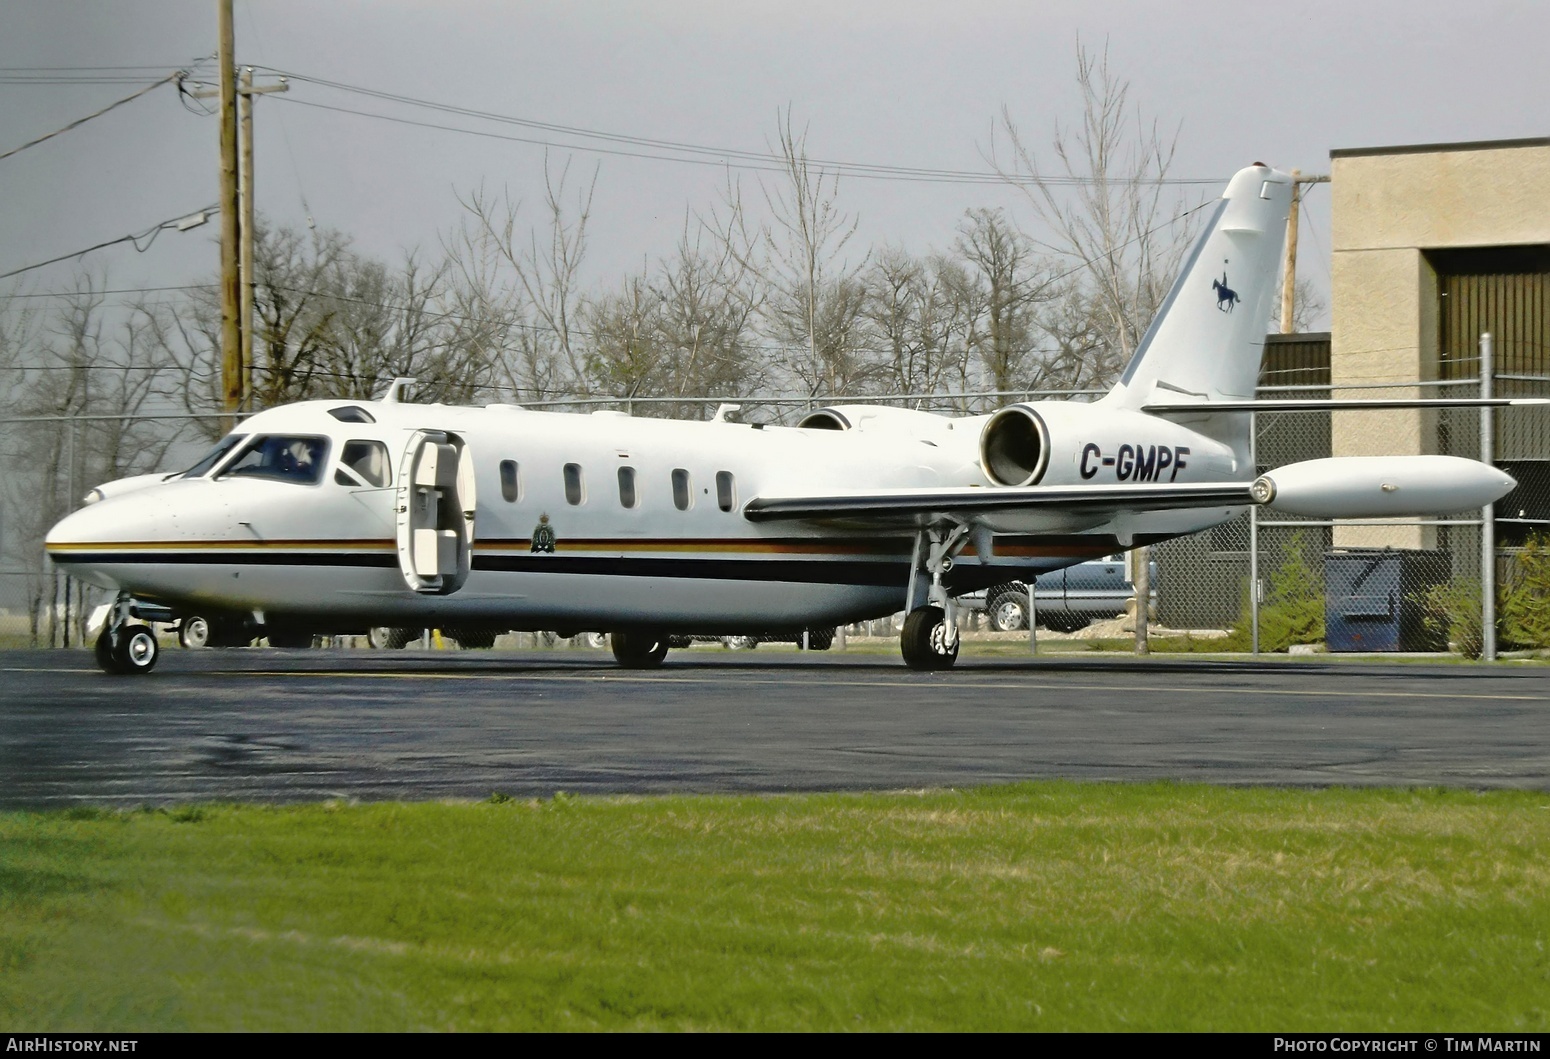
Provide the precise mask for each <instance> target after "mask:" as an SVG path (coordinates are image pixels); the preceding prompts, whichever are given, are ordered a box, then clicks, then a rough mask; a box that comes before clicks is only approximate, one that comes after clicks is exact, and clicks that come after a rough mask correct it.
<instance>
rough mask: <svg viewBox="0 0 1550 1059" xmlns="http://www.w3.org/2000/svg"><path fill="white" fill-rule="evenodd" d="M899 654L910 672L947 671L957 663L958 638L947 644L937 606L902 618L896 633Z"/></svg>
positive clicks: (943, 620)
mask: <svg viewBox="0 0 1550 1059" xmlns="http://www.w3.org/2000/svg"><path fill="white" fill-rule="evenodd" d="M899 652H900V653H901V654H902V655H904V664H905V665H907V666H909V667H910V668H911V669H918V670H921V671H924V672H930V671H933V670H939V669H951V668H952V666H953V663H954V662H956V661H958V638H957V637H956V636H955V637H953V642H952V643H951V644H949V643H948V642H947V622H946V616H945V615H944V614H943V613H942V608H941V607H920V608H917V609H916V610H913V611H911V612H910V616H909V617H907V618H905V619H904V631H903V632H902V633H900V634H899Z"/></svg>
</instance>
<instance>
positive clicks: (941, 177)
mask: <svg viewBox="0 0 1550 1059" xmlns="http://www.w3.org/2000/svg"><path fill="white" fill-rule="evenodd" d="M259 68H260V69H264V70H266V71H268V72H270V73H273V74H275V75H277V76H282V77H286V78H288V79H290V80H293V81H300V82H305V83H308V84H314V85H317V86H319V87H323V88H332V89H335V90H337V91H341V92H349V93H354V94H357V95H363V96H368V97H370V98H373V99H378V100H382V101H384V102H390V103H397V104H401V105H404V106H412V107H420V108H424V109H429V110H434V111H438V112H441V113H445V114H455V115H458V116H461V117H468V118H474V119H477V120H480V121H492V122H497V123H500V124H506V125H516V126H520V127H523V128H530V129H534V130H538V131H542V132H549V133H554V134H556V135H561V136H567V137H571V138H574V139H583V140H599V141H602V142H605V143H609V144H615V145H619V147H632V148H637V149H638V150H634V151H626V150H620V149H619V147H613V148H603V147H596V146H587V145H582V144H564V143H562V144H555V143H551V142H549V141H547V140H542V139H529V138H524V137H520V136H498V135H496V134H493V133H486V132H480V131H477V130H473V129H466V128H459V127H456V126H448V125H439V124H435V123H432V122H419V121H414V120H412V119H408V118H400V117H395V116H393V115H387V114H376V113H372V112H369V111H360V110H353V109H351V108H348V107H339V106H333V105H330V104H325V103H317V102H309V101H304V100H300V99H297V98H295V97H291V98H290V99H289V100H288V102H292V103H300V104H302V105H303V106H312V107H316V108H318V109H322V110H335V111H338V112H341V113H346V114H355V115H358V116H361V117H369V118H376V119H378V120H383V121H392V122H397V123H400V124H406V125H415V126H419V127H422V128H432V129H441V130H444V131H448V132H460V133H464V134H467V135H474V136H483V137H487V138H493V139H509V140H512V141H514V142H518V143H531V144H535V145H538V146H545V147H562V148H566V149H573V150H584V151H591V152H594V153H599V154H615V155H621V156H624V157H632V158H650V159H655V160H660V161H677V162H698V164H702V165H707V164H708V165H718V166H729V165H730V166H733V167H735V168H739V169H755V170H762V171H771V170H774V171H781V170H783V169H784V167H785V158H784V156H782V155H779V154H775V153H772V152H768V151H748V150H743V149H739V148H727V147H708V146H705V145H703V144H695V143H688V142H685V141H679V140H665V139H656V138H652V137H645V136H634V135H628V134H624V133H613V132H605V131H601V130H597V129H587V128H582V127H579V126H573V125H562V124H558V123H555V122H546V121H538V120H535V119H531V118H522V117H517V116H514V115H510V114H500V113H496V112H493V111H486V110H477V109H475V108H472V107H464V106H459V105H456V104H451V103H440V102H436V101H434V100H427V99H420V98H417V97H414V96H407V95H401V94H399V93H394V92H386V91H382V90H380V89H373V88H367V87H363V86H360V85H351V84H346V83H344V82H341V81H331V80H328V79H326V78H321V77H312V76H309V75H307V74H299V73H294V72H290V71H286V70H280V69H277V68H274V67H259ZM653 152H655V153H653ZM661 152H671V153H668V154H663V153H661ZM686 156H687V157H686ZM809 162H810V164H812V165H816V166H821V167H823V168H826V169H831V170H834V171H836V172H839V173H844V174H848V175H850V176H856V177H868V178H872V179H891V180H917V181H922V182H928V183H980V184H989V183H998V184H999V183H1008V182H1010V183H1033V182H1035V180H1034V178H1031V177H1019V176H1016V175H1006V176H1004V175H1002V174H1000V173H995V172H984V171H974V170H956V169H935V168H929V167H923V166H901V165H885V164H879V163H867V162H847V161H841V160H836V159H810V160H809ZM1038 180H1039V181H1041V182H1043V183H1045V184H1050V185H1057V186H1058V185H1085V184H1090V183H1092V180H1091V179H1090V178H1087V177H1040V178H1038ZM1154 182H1155V183H1160V184H1169V185H1180V186H1183V185H1206V184H1210V185H1216V184H1220V183H1222V182H1223V181H1222V179H1221V178H1218V177H1199V178H1194V177H1190V178H1185V177H1163V178H1159V179H1158V180H1157V181H1154Z"/></svg>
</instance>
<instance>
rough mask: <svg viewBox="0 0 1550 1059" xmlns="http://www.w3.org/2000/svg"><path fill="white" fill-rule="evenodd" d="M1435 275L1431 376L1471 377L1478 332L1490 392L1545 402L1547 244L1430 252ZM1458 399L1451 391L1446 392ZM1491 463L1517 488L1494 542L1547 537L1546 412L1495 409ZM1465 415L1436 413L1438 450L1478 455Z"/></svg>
mask: <svg viewBox="0 0 1550 1059" xmlns="http://www.w3.org/2000/svg"><path fill="white" fill-rule="evenodd" d="M1427 258H1428V260H1429V261H1430V262H1431V264H1432V267H1433V268H1435V269H1436V270H1437V295H1438V297H1437V302H1438V312H1437V323H1438V342H1437V353H1438V369H1439V371H1438V373H1439V375H1440V377H1441V378H1444V379H1458V380H1465V379H1470V380H1474V379H1478V378H1479V377H1480V335H1481V333H1482V332H1487V331H1488V332H1490V334H1491V337H1492V344H1493V346H1494V370H1493V371H1492V376H1493V381H1492V388H1493V390H1494V392H1495V394H1496V396H1498V397H1550V246H1515V247H1485V248H1478V249H1469V250H1447V251H1433V252H1431V253H1429V254H1428V255H1427ZM1453 392H1455V393H1460V394H1462V391H1461V390H1455V391H1453ZM1494 420H1495V437H1496V464H1497V466H1499V467H1501V468H1502V469H1503V470H1504V471H1506V472H1507V473H1508V474H1510V475H1512V476H1513V477H1514V478H1516V479H1517V480H1518V488H1517V489H1515V490H1513V491H1512V492H1511V493H1509V494H1507V496H1505V497H1503V498H1502V499H1501V500H1500V501H1498V502H1497V504H1496V522H1497V541H1498V542H1499V543H1500V544H1502V545H1504V546H1508V547H1510V546H1513V545H1518V544H1521V543H1522V542H1523V540H1524V538H1525V537H1527V536H1528V535H1529V534H1530V533H1538V534H1540V535H1541V536H1544V535H1550V409H1541V408H1510V409H1502V410H1499V411H1498V412H1496V414H1495V416H1494ZM1479 436H1480V428H1479V418H1478V413H1477V412H1474V411H1473V410H1465V409H1457V410H1450V411H1448V412H1444V413H1440V419H1439V423H1438V441H1439V444H1440V446H1441V451H1443V452H1447V453H1456V454H1458V455H1462V456H1478V455H1479Z"/></svg>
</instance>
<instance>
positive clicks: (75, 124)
mask: <svg viewBox="0 0 1550 1059" xmlns="http://www.w3.org/2000/svg"><path fill="white" fill-rule="evenodd" d="M184 76H185V72H184V71H182V70H174V71H173V72H172V73H170V74H168V75H167V76H166V77H163V78H162V79H161V80H160V81H156V82H154V83H152V84H148V85H146V86H145V87H144V88H142V89H140V91H138V92H136V93H134V94H133V95H128V96H125V97H124V98H123V99H120V100H119V101H118V102H116V103H109V104H108V105H107V106H105V107H103V108H102V109H101V110H99V111H97V112H96V113H94V114H88V115H86V117H84V118H77V119H75V120H74V121H72V122H71V123H70V124H68V125H66V126H65V127H64V128H62V129H55V130H54V131H53V132H51V133H49V134H48V135H46V136H39V137H38V138H37V139H36V140H29V141H28V142H26V143H24V144H22V145H21V146H20V147H13V148H12V149H11V150H9V151H7V152H5V153H4V154H0V162H3V161H5V160H6V159H7V158H9V157H11V156H12V155H13V154H20V153H21V152H23V151H25V150H26V149H27V148H29V147H36V146H37V145H38V144H40V143H43V142H44V141H45V140H52V139H53V138H54V137H55V136H58V135H60V134H61V133H66V132H69V131H70V130H71V129H75V128H79V127H80V126H82V125H85V124H86V123H87V122H88V121H91V120H92V119H93V118H100V117H102V116H103V115H104V114H106V113H107V112H108V111H110V110H114V109H116V108H118V107H121V106H123V105H124V104H125V103H130V102H133V101H134V100H136V99H139V98H140V97H141V96H143V95H145V94H146V93H147V92H150V91H152V90H153V89H157V88H160V87H161V86H162V85H164V84H166V83H167V82H169V81H177V80H180V79H182V78H183V77H184ZM3 278H4V277H3V276H0V279H3Z"/></svg>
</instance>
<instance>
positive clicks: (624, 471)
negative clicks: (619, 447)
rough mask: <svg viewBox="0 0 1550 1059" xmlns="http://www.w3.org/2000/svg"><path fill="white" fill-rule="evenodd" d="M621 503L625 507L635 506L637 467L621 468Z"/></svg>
mask: <svg viewBox="0 0 1550 1059" xmlns="http://www.w3.org/2000/svg"><path fill="white" fill-rule="evenodd" d="M619 503H620V504H621V505H622V506H624V507H634V506H635V468H634V467H620V468H619Z"/></svg>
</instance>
